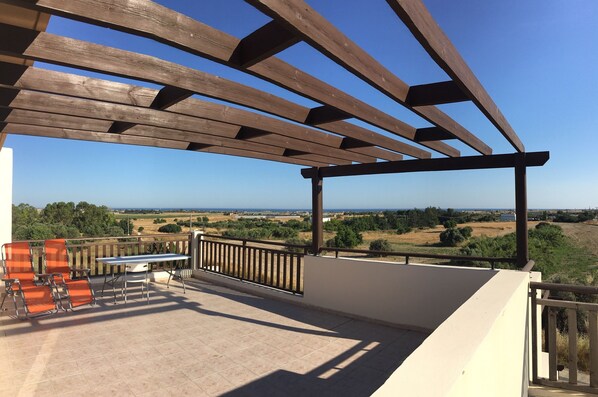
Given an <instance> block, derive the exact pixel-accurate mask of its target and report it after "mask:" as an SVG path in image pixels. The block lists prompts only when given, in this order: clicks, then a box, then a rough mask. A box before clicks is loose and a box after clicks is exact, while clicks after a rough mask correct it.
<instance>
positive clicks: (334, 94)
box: [0, 0, 459, 158]
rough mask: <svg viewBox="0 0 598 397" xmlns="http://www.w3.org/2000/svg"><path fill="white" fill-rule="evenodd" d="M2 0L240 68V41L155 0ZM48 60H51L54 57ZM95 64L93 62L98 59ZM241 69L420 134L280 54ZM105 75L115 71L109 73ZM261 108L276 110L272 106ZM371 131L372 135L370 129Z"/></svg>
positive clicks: (359, 135)
mask: <svg viewBox="0 0 598 397" xmlns="http://www.w3.org/2000/svg"><path fill="white" fill-rule="evenodd" d="M0 2H10V3H14V4H18V5H19V6H22V7H29V8H33V9H35V10H37V11H43V12H48V13H52V14H55V15H60V16H63V17H66V18H71V19H74V20H78V21H82V22H86V23H92V24H96V25H100V26H106V27H110V28H112V29H117V30H120V31H123V32H127V33H131V34H135V35H139V36H143V37H148V38H151V39H154V40H157V41H159V42H162V43H166V44H168V45H171V46H173V47H176V48H179V49H182V50H184V51H187V52H190V53H193V54H197V55H200V56H203V57H206V58H208V59H212V60H214V61H216V62H220V63H222V64H225V65H227V66H231V67H237V65H235V64H234V62H231V61H230V59H231V57H232V55H233V52H234V51H235V48H237V47H238V45H239V42H240V40H239V39H237V38H235V37H233V36H230V35H228V34H226V33H224V32H222V31H219V30H217V29H214V28H211V27H209V26H207V25H205V24H202V23H201V22H198V21H196V20H194V19H192V18H189V17H187V16H185V15H183V14H180V13H177V12H175V11H173V10H171V9H168V8H166V7H163V6H161V5H158V4H156V3H153V2H150V1H137V2H127V3H122V2H120V1H117V0H110V1H102V2H97V1H93V0H71V1H68V2H63V1H58V0H38V1H36V2H35V3H31V2H28V1H22V0H0ZM114 9H118V12H114ZM46 44H47V43H46ZM90 55H92V54H90ZM122 59H125V58H122ZM47 61H49V62H52V61H51V60H47ZM91 65H93V62H92V63H91ZM88 68H89V66H88ZM242 70H244V71H246V72H248V73H250V74H253V75H255V76H257V77H259V78H261V79H264V80H267V81H270V82H272V83H274V84H276V85H279V86H281V87H283V88H286V89H288V90H290V91H293V92H295V93H297V94H299V95H302V96H305V97H307V98H310V99H313V100H315V101H317V102H320V103H322V104H324V105H328V106H330V107H333V108H336V109H338V110H341V111H343V112H346V113H348V114H350V115H352V116H354V117H356V118H358V119H360V120H362V121H365V122H367V123H370V124H372V125H375V126H377V127H379V128H382V129H384V130H387V131H389V132H392V133H393V134H396V135H399V136H403V137H406V138H408V139H412V137H413V136H414V134H415V128H414V127H411V126H409V125H408V124H406V123H403V122H402V121H400V120H397V119H396V118H393V117H391V116H390V115H388V114H386V113H384V112H382V111H380V110H378V109H376V108H374V107H373V106H370V105H368V104H366V103H364V102H362V101H359V100H358V99H356V98H354V97H352V96H350V95H348V94H346V93H345V92H343V91H341V90H339V89H337V88H335V87H333V86H331V85H329V84H326V83H325V82H323V81H321V80H319V79H317V78H315V77H313V76H311V75H309V74H307V73H305V72H303V71H301V70H298V69H297V68H295V67H293V66H291V65H289V64H287V63H286V62H283V61H282V60H280V59H278V58H276V57H270V58H267V59H265V60H264V61H262V62H259V63H257V64H255V65H253V66H250V67H248V68H245V69H242ZM104 73H110V72H106V71H104ZM138 79H139V78H138ZM159 84H165V83H159ZM206 95H207V94H206ZM235 103H239V102H235ZM251 103H253V105H251V104H249V105H245V106H255V104H256V103H260V102H256V101H253V100H252V101H251ZM241 104H242V103H241ZM260 110H263V111H266V112H270V113H272V110H271V109H270V110H267V109H260ZM309 110H310V109H308V108H303V113H302V114H301V113H299V114H284V115H283V114H280V110H278V111H277V113H273V114H276V115H278V116H281V117H286V118H289V119H291V120H293V121H297V122H300V123H304V122H306V118H307V115H308V114H309ZM318 127H319V128H323V129H326V130H328V131H331V132H335V133H339V131H343V134H344V135H345V136H349V137H352V138H355V139H362V140H364V141H367V142H370V143H372V144H373V145H377V146H380V147H385V148H386V149H389V150H393V151H397V152H400V153H403V154H406V155H409V156H413V157H416V158H428V157H430V153H429V152H426V151H425V150H422V149H419V148H417V147H413V146H411V145H407V144H405V143H403V142H399V141H396V140H394V143H393V140H392V139H385V138H387V137H384V136H383V135H380V134H376V133H373V132H372V131H369V130H365V129H363V128H360V127H357V126H355V125H353V124H351V123H347V122H343V121H336V122H334V123H327V124H326V125H318ZM364 130H365V131H364ZM366 131H367V133H365V132H366ZM366 138H367V139H366ZM372 138H376V140H375V141H374V140H372ZM425 145H426V146H428V147H430V148H431V149H434V150H437V151H439V152H441V153H444V154H446V155H449V156H459V152H458V151H457V150H456V149H454V148H452V147H450V146H448V145H446V144H444V143H442V142H433V143H429V144H425Z"/></svg>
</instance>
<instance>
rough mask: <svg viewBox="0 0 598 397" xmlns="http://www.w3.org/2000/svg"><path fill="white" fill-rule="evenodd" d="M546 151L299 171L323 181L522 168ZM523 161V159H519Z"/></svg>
mask: <svg viewBox="0 0 598 397" xmlns="http://www.w3.org/2000/svg"><path fill="white" fill-rule="evenodd" d="M549 157H550V155H549V153H548V152H531V153H525V154H520V153H514V154H495V155H491V156H466V157H458V158H438V159H425V160H404V161H389V162H384V163H375V164H354V165H339V166H337V167H324V168H308V169H303V170H301V175H303V177H304V178H312V177H313V176H314V175H316V174H317V175H319V176H320V177H322V178H331V177H338V176H357V175H377V174H398V173H406V172H424V171H460V170H476V169H489V168H513V167H515V166H516V165H517V164H520V163H521V162H522V161H523V166H524V167H539V166H542V165H544V164H545V163H546V162H547V161H548V159H549ZM521 158H523V160H521Z"/></svg>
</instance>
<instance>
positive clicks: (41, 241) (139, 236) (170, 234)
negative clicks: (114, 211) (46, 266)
mask: <svg viewBox="0 0 598 397" xmlns="http://www.w3.org/2000/svg"><path fill="white" fill-rule="evenodd" d="M190 235H191V233H167V234H141V235H137V236H131V235H129V236H126V235H125V236H103V237H73V238H65V240H66V241H80V240H86V241H87V240H88V241H93V240H106V239H117V238H130V239H140V238H149V237H180V236H190ZM45 241H46V240H15V241H13V242H15V243H18V242H27V243H43V242H45Z"/></svg>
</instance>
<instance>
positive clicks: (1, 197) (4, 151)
mask: <svg viewBox="0 0 598 397" xmlns="http://www.w3.org/2000/svg"><path fill="white" fill-rule="evenodd" d="M12 163H13V156H12V149H11V148H7V147H3V148H1V149H0V245H2V244H5V243H10V242H11V241H12V183H13V176H12V175H13V173H12V170H13V165H12Z"/></svg>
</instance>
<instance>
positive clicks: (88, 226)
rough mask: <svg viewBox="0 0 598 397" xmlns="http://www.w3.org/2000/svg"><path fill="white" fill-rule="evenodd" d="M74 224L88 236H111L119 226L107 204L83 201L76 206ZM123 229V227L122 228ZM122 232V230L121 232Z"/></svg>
mask: <svg viewBox="0 0 598 397" xmlns="http://www.w3.org/2000/svg"><path fill="white" fill-rule="evenodd" d="M73 223H74V226H75V227H77V229H79V231H81V233H82V234H83V235H84V236H86V237H97V236H109V235H110V233H111V232H114V231H115V230H114V229H113V227H115V226H116V227H118V226H117V223H116V218H115V216H114V214H113V213H112V212H110V210H109V209H108V207H106V206H96V205H93V204H89V203H87V202H85V201H81V202H80V203H79V204H77V206H76V207H75V217H74V219H73ZM121 230H122V229H121ZM119 234H122V231H121V232H120V233H119Z"/></svg>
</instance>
